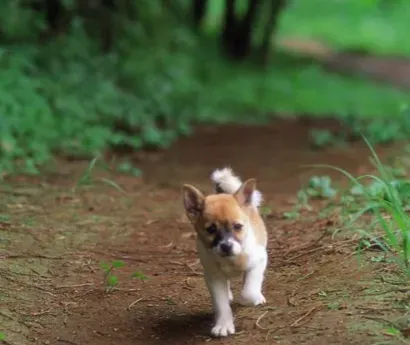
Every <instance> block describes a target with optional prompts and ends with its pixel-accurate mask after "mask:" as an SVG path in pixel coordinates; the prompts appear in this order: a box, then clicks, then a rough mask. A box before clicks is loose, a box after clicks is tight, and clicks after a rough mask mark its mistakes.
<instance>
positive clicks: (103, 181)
mask: <svg viewBox="0 0 410 345" xmlns="http://www.w3.org/2000/svg"><path fill="white" fill-rule="evenodd" d="M317 125H318V123H314V122H312V121H310V120H309V121H306V120H304V121H301V120H276V121H274V122H273V123H272V124H271V125H269V126H263V127H259V126H219V127H212V126H209V127H203V128H202V129H200V130H197V132H196V133H195V135H194V136H192V137H190V138H186V139H182V140H180V141H179V142H178V143H177V144H176V145H175V146H174V147H173V148H171V149H170V150H168V151H166V152H146V153H144V154H142V153H139V154H135V155H134V157H132V158H133V159H134V162H135V164H136V165H137V166H138V167H140V168H141V169H142V171H143V175H142V177H141V178H137V177H133V176H128V175H125V174H120V173H117V172H115V170H113V169H105V168H104V166H101V165H97V166H96V167H95V169H94V170H93V171H92V173H91V175H90V177H91V178H92V181H91V183H90V184H88V185H84V184H80V185H78V182H79V181H80V180H81V177H82V176H84V171H85V170H86V169H87V166H88V164H89V162H78V161H62V160H61V161H58V162H56V165H55V166H54V167H52V166H50V168H49V169H48V170H49V172H48V173H44V174H43V175H42V176H41V177H18V178H13V179H11V180H9V181H7V183H6V184H3V185H2V186H1V189H0V198H1V201H2V202H1V206H0V207H1V209H0V250H1V251H0V301H1V304H0V305H1V307H0V331H3V332H4V333H5V334H6V344H13V345H26V344H51V345H64V344H72V345H73V344H74V345H94V344H95V345H151V344H152V345H156V344H165V343H166V342H168V343H170V344H173V345H174V344H175V345H179V344H181V345H183V344H205V343H208V342H212V343H215V344H227V345H229V344H252V343H259V344H283V345H288V344H311V345H321V344H324V345H328V344H335V345H339V344H360V345H364V344H376V343H378V342H381V343H383V344H396V343H397V344H399V343H403V341H405V340H404V339H400V340H399V339H398V338H396V337H393V336H390V335H388V332H387V329H388V328H389V327H391V325H392V324H391V322H398V321H391V320H396V319H397V318H399V317H401V316H402V315H404V313H405V311H403V309H402V308H401V306H402V305H403V304H402V303H404V302H405V300H406V298H407V297H406V296H407V295H406V293H405V292H404V293H402V290H401V291H396V290H397V287H396V286H394V285H390V284H388V283H385V282H382V281H381V280H380V277H386V276H387V275H391V273H392V269H393V267H392V266H391V264H386V263H383V262H377V261H380V260H372V258H375V257H378V255H380V253H377V252H376V253H371V252H370V253H367V254H366V255H365V256H364V260H363V261H360V262H359V261H358V259H357V256H356V255H354V252H355V250H356V246H357V242H356V241H355V240H354V239H353V240H352V238H353V237H352V234H351V233H349V234H345V235H348V236H347V237H346V236H345V235H343V232H342V233H341V234H342V235H338V236H336V237H332V236H331V235H332V231H333V230H334V228H335V218H334V217H335V216H334V215H332V216H326V217H319V216H318V214H317V212H316V211H315V208H314V209H313V210H312V211H310V212H308V211H306V215H305V217H303V218H302V219H299V220H289V219H286V218H285V217H284V216H283V213H284V212H285V211H289V210H291V209H292V207H293V205H294V202H295V198H296V193H297V191H298V190H299V189H300V188H301V184H302V183H303V182H306V181H307V179H308V178H309V177H310V176H311V175H312V174H314V173H320V174H328V172H327V171H326V172H323V171H322V172H317V171H314V170H312V169H306V168H303V167H302V165H304V164H314V163H328V164H333V165H337V166H339V167H342V168H345V169H348V170H349V171H350V172H352V173H354V174H356V173H363V172H365V171H369V169H370V163H368V159H367V157H368V156H369V152H368V150H367V148H365V147H364V145H361V144H352V145H351V146H349V147H348V148H329V149H326V150H323V151H312V150H310V149H309V146H308V144H307V141H308V130H309V128H310V127H311V126H315V127H316V126H317ZM321 125H322V126H331V125H332V124H331V123H327V122H323V123H321ZM388 151H391V148H390V149H389V150H387V149H381V148H380V149H378V152H379V153H380V154H381V155H382V156H386V155H387V154H388ZM108 158H109V159H108ZM115 159H119V158H118V157H115V156H111V157H107V160H108V161H109V162H110V164H111V166H115ZM225 165H230V166H232V167H233V168H234V169H235V170H236V171H237V172H238V173H239V174H240V175H241V176H242V177H243V178H248V177H256V178H257V179H258V181H259V188H260V189H261V190H262V192H263V193H264V195H265V210H266V209H268V210H270V212H268V213H267V214H266V222H267V227H268V231H269V258H270V264H269V268H268V271H267V275H266V282H265V284H264V294H265V296H266V298H267V301H268V303H267V305H266V306H263V307H256V308H243V307H239V306H237V305H236V304H234V312H235V315H236V325H237V330H238V334H236V335H234V336H233V337H231V338H227V339H211V338H210V337H209V330H210V326H211V323H212V314H211V306H210V300H209V296H208V292H207V290H206V288H205V284H204V281H203V277H202V276H201V272H202V270H201V267H200V265H199V263H198V260H197V256H196V253H195V246H194V243H195V234H194V232H193V230H192V228H191V227H190V225H189V224H188V222H187V220H186V219H185V217H184V215H183V210H182V203H181V200H180V187H181V184H182V183H187V182H189V183H193V184H196V185H197V186H199V187H200V188H202V189H203V190H204V191H205V192H211V190H212V186H211V184H210V181H209V174H210V172H211V171H212V170H213V169H214V168H217V167H222V166H225ZM330 175H331V176H333V177H334V178H335V179H338V175H335V174H334V173H333V174H330ZM114 183H115V184H114ZM113 260H122V261H124V263H125V267H121V268H116V269H114V271H113V272H112V273H113V274H115V275H116V276H117V277H118V284H117V285H116V286H115V287H114V288H113V289H111V290H110V291H106V284H105V281H104V271H103V269H102V267H101V265H100V263H101V261H105V262H106V263H111V262H112V261H113ZM373 261H375V262H373ZM135 272H139V273H140V274H144V275H145V276H146V277H147V279H146V280H144V279H139V278H132V277H131V276H132V274H133V273H135ZM389 290H394V291H393V292H391V293H386V291H389ZM235 291H237V289H236V290H235V287H234V292H235Z"/></svg>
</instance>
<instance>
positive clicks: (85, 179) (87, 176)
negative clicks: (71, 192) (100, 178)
mask: <svg viewBox="0 0 410 345" xmlns="http://www.w3.org/2000/svg"><path fill="white" fill-rule="evenodd" d="M99 159H100V156H98V157H94V158H93V159H92V160H91V161H90V163H89V164H88V166H87V168H86V169H85V171H84V173H83V174H82V175H81V177H80V179H79V180H78V182H77V187H78V186H83V185H90V184H92V182H93V178H92V172H93V170H94V167H95V165H96V164H97V161H98V160H99Z"/></svg>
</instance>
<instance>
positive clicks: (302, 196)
mask: <svg viewBox="0 0 410 345" xmlns="http://www.w3.org/2000/svg"><path fill="white" fill-rule="evenodd" d="M302 209H308V210H311V207H310V205H309V196H308V194H307V193H306V191H305V190H303V189H301V190H299V191H298V193H297V202H296V204H295V206H294V207H293V209H292V210H291V211H288V212H284V213H283V217H284V218H285V219H292V220H295V219H298V218H299V217H300V211H301V210H302Z"/></svg>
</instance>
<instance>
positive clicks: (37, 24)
mask: <svg viewBox="0 0 410 345" xmlns="http://www.w3.org/2000/svg"><path fill="white" fill-rule="evenodd" d="M409 18H410V2H409V1H408V0H395V1H389V0H289V1H288V0H226V1H223V0H173V1H171V0H138V1H131V0H118V1H114V0H54V1H53V0H3V1H2V2H1V4H0V35H1V36H0V37H1V41H0V130H1V136H0V150H1V154H0V170H1V172H2V174H6V173H9V172H14V171H17V170H18V171H23V172H25V173H37V171H38V170H37V169H38V167H39V166H40V165H41V164H43V163H45V162H47V161H48V160H49V159H50V157H51V156H52V154H54V153H60V154H63V155H66V156H75V157H93V156H95V155H96V154H98V153H100V152H102V151H104V150H106V149H107V148H113V147H114V148H128V149H132V150H138V149H141V148H144V147H150V148H167V147H169V146H170V145H171V144H172V143H174V142H175V140H176V139H178V138H179V137H181V136H186V135H190V134H191V133H192V130H193V126H195V125H200V124H209V123H211V124H214V123H267V122H268V121H270V120H271V119H272V118H273V117H274V116H282V117H286V116H298V117H299V116H300V117H307V116H317V117H334V118H337V119H339V120H340V121H341V123H343V124H344V125H345V127H344V128H349V133H348V134H346V133H345V132H343V133H335V132H332V131H330V130H327V129H312V130H311V132H310V136H311V142H312V144H313V145H314V146H316V147H322V146H326V145H332V144H334V143H339V142H341V141H343V140H346V138H347V136H349V138H350V137H352V136H356V137H357V136H360V134H361V133H364V134H365V135H366V136H367V137H368V138H369V139H371V141H372V142H376V143H377V142H392V141H395V140H402V139H407V138H408V137H409V136H410V113H409V112H408V110H407V106H408V102H409V93H408V91H407V90H406V88H407V87H408V86H410V62H408V61H407V60H406V56H408V55H409V54H410V45H409V44H408V37H407V36H408V33H409V32H410V21H409Z"/></svg>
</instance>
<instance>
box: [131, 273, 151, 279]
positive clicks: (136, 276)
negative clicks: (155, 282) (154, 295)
mask: <svg viewBox="0 0 410 345" xmlns="http://www.w3.org/2000/svg"><path fill="white" fill-rule="evenodd" d="M131 278H135V279H138V280H142V281H144V280H148V277H147V276H146V275H145V274H143V273H141V272H134V273H133V274H132V275H131Z"/></svg>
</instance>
